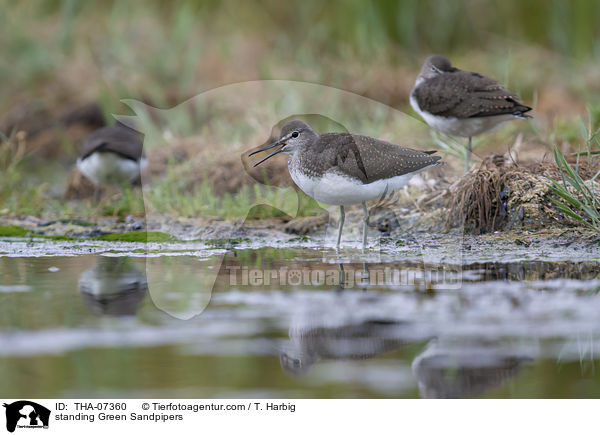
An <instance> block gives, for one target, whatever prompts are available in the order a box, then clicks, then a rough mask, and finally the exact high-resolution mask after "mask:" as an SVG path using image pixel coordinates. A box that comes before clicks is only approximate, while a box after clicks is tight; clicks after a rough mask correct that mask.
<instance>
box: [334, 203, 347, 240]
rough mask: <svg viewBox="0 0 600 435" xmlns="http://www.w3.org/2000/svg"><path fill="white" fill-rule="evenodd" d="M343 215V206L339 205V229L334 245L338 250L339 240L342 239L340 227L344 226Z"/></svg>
mask: <svg viewBox="0 0 600 435" xmlns="http://www.w3.org/2000/svg"><path fill="white" fill-rule="evenodd" d="M345 217H346V216H345V215H344V206H343V205H340V231H339V232H338V238H337V244H336V245H335V246H336V248H337V250H338V251H339V249H340V242H341V240H342V228H344V219H345Z"/></svg>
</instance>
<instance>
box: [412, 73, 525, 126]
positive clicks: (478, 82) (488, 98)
mask: <svg viewBox="0 0 600 435" xmlns="http://www.w3.org/2000/svg"><path fill="white" fill-rule="evenodd" d="M413 96H414V97H415V99H416V100H417V103H418V104H419V107H420V108H421V110H423V111H426V112H429V113H431V114H433V115H437V116H445V117H456V118H459V119H462V118H473V117H480V116H496V115H506V114H510V115H514V116H517V117H525V118H526V117H529V116H528V115H525V112H528V111H529V110H531V107H528V106H525V105H523V104H521V103H520V102H519V100H518V98H517V96H516V95H515V94H512V93H510V92H508V91H507V90H506V89H504V88H503V87H502V86H501V85H500V84H499V83H498V82H496V81H495V80H492V79H490V78H488V77H485V76H482V75H481V74H477V73H473V72H467V71H460V70H459V71H456V72H448V73H444V74H440V75H438V76H436V77H433V78H431V79H428V80H427V81H425V82H424V83H422V84H421V85H419V86H418V87H417V88H416V89H415V90H414V92H413Z"/></svg>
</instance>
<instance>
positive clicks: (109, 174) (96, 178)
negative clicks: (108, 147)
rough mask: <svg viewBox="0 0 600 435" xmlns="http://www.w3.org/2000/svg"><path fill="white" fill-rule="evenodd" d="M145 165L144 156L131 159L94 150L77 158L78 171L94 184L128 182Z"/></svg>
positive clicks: (134, 177)
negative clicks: (83, 156) (85, 155)
mask: <svg viewBox="0 0 600 435" xmlns="http://www.w3.org/2000/svg"><path fill="white" fill-rule="evenodd" d="M146 166H147V161H146V159H145V158H144V157H142V159H140V160H138V161H133V160H130V159H126V158H124V157H121V156H119V155H118V154H115V153H111V152H95V153H92V154H91V155H89V156H88V157H87V158H85V159H83V160H82V159H78V160H77V168H78V169H79V171H81V173H82V174H83V175H85V176H86V177H87V178H89V179H90V180H91V181H92V182H93V183H94V184H96V185H99V184H113V183H115V184H122V183H128V182H129V183H130V182H132V181H133V180H135V179H136V178H137V177H138V176H139V174H140V171H143V170H144V168H145V167H146Z"/></svg>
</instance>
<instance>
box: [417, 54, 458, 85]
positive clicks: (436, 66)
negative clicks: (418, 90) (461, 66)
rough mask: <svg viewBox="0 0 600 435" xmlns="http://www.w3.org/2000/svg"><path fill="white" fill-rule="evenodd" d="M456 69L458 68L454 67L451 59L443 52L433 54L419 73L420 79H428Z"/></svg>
mask: <svg viewBox="0 0 600 435" xmlns="http://www.w3.org/2000/svg"><path fill="white" fill-rule="evenodd" d="M452 71H456V68H453V67H452V64H451V63H450V60H449V59H448V58H447V57H446V56H443V55H441V54H432V55H431V56H429V57H428V58H427V59H425V62H423V67H422V68H421V72H420V73H419V79H422V80H427V79H430V78H433V77H435V76H438V75H440V74H443V73H445V72H452Z"/></svg>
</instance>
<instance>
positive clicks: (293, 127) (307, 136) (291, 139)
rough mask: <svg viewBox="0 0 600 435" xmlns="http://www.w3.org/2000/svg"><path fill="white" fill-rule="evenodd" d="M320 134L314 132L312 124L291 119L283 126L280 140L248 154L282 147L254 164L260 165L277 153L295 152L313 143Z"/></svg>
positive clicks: (251, 154)
mask: <svg viewBox="0 0 600 435" xmlns="http://www.w3.org/2000/svg"><path fill="white" fill-rule="evenodd" d="M318 136H319V135H318V134H317V133H315V132H314V130H313V129H312V128H310V126H309V125H308V124H306V123H304V122H302V121H298V120H294V121H290V122H288V123H287V124H285V125H284V126H283V128H282V129H281V134H280V135H279V140H277V141H275V142H273V143H272V144H270V145H267V146H266V147H263V148H260V149H258V150H256V151H254V152H252V153H250V154H249V155H248V156H253V155H254V154H257V153H260V152H262V151H267V150H269V149H271V148H275V147H280V148H279V149H277V150H276V151H274V152H272V153H271V154H269V155H268V156H267V157H265V158H264V159H262V160H261V161H259V162H258V163H256V164H255V165H254V166H258V165H260V164H261V163H262V162H264V161H265V160H268V159H270V158H271V157H273V156H274V155H276V154H279V153H284V154H292V155H293V154H294V153H295V152H296V151H298V150H299V149H301V148H303V147H305V146H307V145H308V144H310V143H312V142H313V141H314V140H315V139H316V138H317V137H318Z"/></svg>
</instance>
